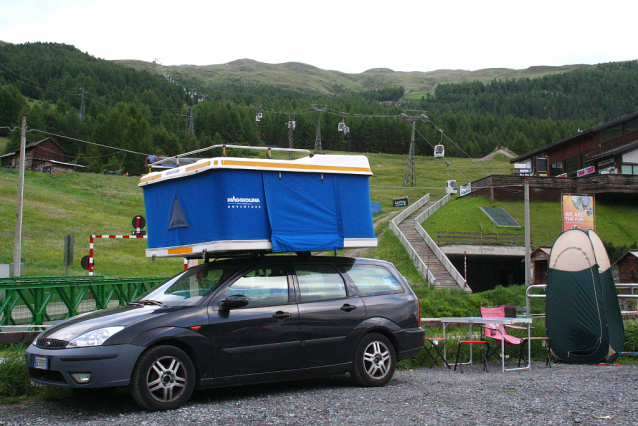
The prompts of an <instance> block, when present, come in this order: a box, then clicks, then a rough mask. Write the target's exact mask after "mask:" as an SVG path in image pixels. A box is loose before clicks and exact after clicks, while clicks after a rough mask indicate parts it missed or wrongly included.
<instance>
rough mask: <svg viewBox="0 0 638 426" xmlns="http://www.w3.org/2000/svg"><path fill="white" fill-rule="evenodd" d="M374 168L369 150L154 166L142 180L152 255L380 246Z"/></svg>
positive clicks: (201, 254) (168, 255)
mask: <svg viewBox="0 0 638 426" xmlns="http://www.w3.org/2000/svg"><path fill="white" fill-rule="evenodd" d="M241 148H244V149H245V148H250V147H241ZM295 151H304V152H308V151H306V150H295ZM269 157H270V155H269ZM371 175H372V172H371V170H370V165H369V163H368V159H367V158H366V157H364V156H350V155H314V156H307V157H303V158H299V159H296V160H274V159H271V158H268V159H255V158H238V157H225V156H222V157H216V158H208V159H202V160H200V161H197V162H195V163H192V164H188V165H184V166H179V167H177V168H174V169H169V170H164V171H161V172H155V173H150V174H148V175H145V176H143V177H142V178H141V179H140V184H139V186H140V187H142V189H143V192H144V203H145V206H146V217H147V224H148V225H147V226H148V248H147V250H146V255H147V256H148V257H152V256H157V257H171V256H184V257H205V256H206V255H207V254H213V253H220V252H234V251H235V252H236V251H265V252H269V251H272V252H275V253H279V252H306V251H319V250H322V251H323V250H336V249H341V248H349V247H374V246H376V244H377V240H376V237H375V235H374V228H373V225H372V212H371V206H370V190H369V182H368V179H369V176H371Z"/></svg>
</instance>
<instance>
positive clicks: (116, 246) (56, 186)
mask: <svg viewBox="0 0 638 426" xmlns="http://www.w3.org/2000/svg"><path fill="white" fill-rule="evenodd" d="M368 159H369V161H370V164H371V167H372V171H373V173H374V176H373V177H371V178H370V192H371V198H372V201H374V202H378V203H381V204H382V208H383V211H384V214H387V213H388V212H391V211H393V210H395V209H393V208H392V199H393V198H397V197H401V196H406V195H407V196H408V197H409V198H410V200H411V201H416V200H417V199H419V198H420V197H422V196H423V195H425V194H427V193H430V194H431V196H432V198H434V199H436V198H440V197H441V196H442V195H444V185H445V181H446V180H447V179H448V173H449V176H451V177H452V178H453V179H457V180H458V182H459V183H461V184H462V183H465V182H466V181H467V180H475V179H477V178H480V177H482V176H484V175H485V174H490V173H495V174H503V173H508V171H509V168H510V164H509V163H508V162H507V159H505V158H504V157H503V156H502V155H499V156H496V157H495V159H493V160H489V161H476V160H469V159H454V158H448V159H447V160H448V162H449V163H450V164H451V166H447V164H446V161H445V160H443V159H438V158H437V159H435V158H432V157H417V158H416V183H417V186H416V187H415V188H404V187H402V186H401V185H402V184H403V178H404V174H405V165H406V162H407V158H406V156H404V155H386V154H369V155H368ZM17 181H18V174H17V172H16V171H15V170H10V169H0V221H1V222H0V223H2V226H0V240H1V241H3V243H2V244H1V245H0V263H11V262H12V259H13V241H14V230H15V217H16V199H17V192H16V187H17ZM25 182H26V184H25V191H24V221H23V245H22V257H23V261H24V264H25V275H27V276H50V275H64V265H63V264H62V262H63V254H62V249H63V246H64V236H65V235H68V234H72V235H74V236H75V256H74V261H75V262H74V265H73V266H72V267H71V274H72V275H86V274H87V272H86V271H84V270H83V269H81V268H80V259H81V258H82V256H84V255H88V254H89V235H91V234H130V232H131V231H132V225H131V220H132V218H133V216H135V215H137V214H142V215H144V214H145V210H144V202H143V197H142V191H141V189H140V188H139V187H138V186H137V184H138V182H139V178H138V177H132V176H131V177H128V176H112V175H101V174H90V173H71V174H66V175H56V176H49V175H46V174H43V173H36V172H27V173H26V178H25ZM491 205H497V206H503V207H505V208H506V209H507V210H508V211H509V212H510V213H511V214H512V215H513V216H514V217H515V218H516V219H517V220H518V221H519V222H520V223H523V222H524V220H523V203H522V202H520V203H490V202H489V201H487V200H485V199H482V198H473V199H468V200H454V201H452V202H450V203H449V204H448V206H447V207H445V208H444V209H442V210H441V211H440V212H439V213H437V214H436V215H435V216H433V217H432V218H431V219H430V220H428V221H427V222H426V223H425V226H426V229H427V230H428V232H430V233H431V234H432V235H434V236H435V235H436V231H437V230H464V231H475V232H480V231H481V230H483V231H484V232H493V231H494V229H493V226H492V225H491V222H490V221H489V219H487V218H486V217H484V215H483V213H482V212H481V211H480V210H479V209H478V207H479V206H491ZM531 215H532V233H533V236H534V243H535V244H548V245H549V244H551V243H552V242H553V240H554V238H555V237H556V236H557V235H558V233H559V232H560V204H558V203H556V204H551V203H533V204H532V214H531ZM597 229H598V231H599V234H600V235H601V237H602V238H603V240H605V241H615V242H617V244H616V245H621V244H631V243H632V242H633V241H634V240H636V239H637V236H638V212H636V210H635V209H632V208H630V207H624V206H605V205H600V204H598V206H597ZM507 232H511V231H509V230H508V231H507ZM515 232H521V233H522V232H523V231H522V230H520V231H515ZM145 247H146V243H145V240H132V239H126V240H125V239H117V240H107V239H98V240H96V242H95V250H96V251H95V262H96V265H95V273H96V274H100V275H105V276H109V277H118V276H167V275H172V274H174V273H176V272H178V271H179V270H181V268H182V267H183V263H182V262H183V261H182V259H156V261H155V263H153V262H152V261H151V259H148V258H146V257H145V253H144V249H145ZM376 253H377V254H374V252H373V253H371V254H370V255H374V256H381V257H387V250H386V248H384V247H380V248H379V249H378V250H376Z"/></svg>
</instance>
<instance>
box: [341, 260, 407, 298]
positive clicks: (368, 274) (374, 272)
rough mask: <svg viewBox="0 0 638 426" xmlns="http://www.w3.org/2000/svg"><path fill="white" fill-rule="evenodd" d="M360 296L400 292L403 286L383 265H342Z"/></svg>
mask: <svg viewBox="0 0 638 426" xmlns="http://www.w3.org/2000/svg"><path fill="white" fill-rule="evenodd" d="M344 270H345V271H346V273H347V274H348V275H349V276H350V278H351V279H352V281H353V283H354V285H355V287H356V288H357V290H358V291H359V294H361V295H362V296H372V295H377V294H391V293H402V292H403V291H404V290H403V287H402V286H401V283H399V281H398V280H397V279H396V277H395V276H394V275H392V274H391V273H390V271H388V270H387V269H386V268H384V267H383V266H376V265H356V264H355V265H352V266H346V267H344Z"/></svg>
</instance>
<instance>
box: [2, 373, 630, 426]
mask: <svg viewBox="0 0 638 426" xmlns="http://www.w3.org/2000/svg"><path fill="white" fill-rule="evenodd" d="M494 366H495V367H496V366H497V364H494ZM464 371H465V372H464V373H459V372H458V371H457V372H453V371H450V370H448V369H447V368H445V367H435V368H433V369H431V370H430V369H428V368H419V369H416V370H412V371H397V373H396V375H395V377H394V379H393V380H392V382H390V383H389V384H388V385H387V386H385V387H381V388H361V387H353V386H351V384H350V381H349V378H348V377H347V376H338V377H329V378H322V379H315V380H306V381H302V382H286V383H277V384H265V385H258V386H242V387H234V388H222V389H208V390H199V391H196V392H195V393H194V394H193V397H192V398H191V400H190V402H189V403H188V404H187V405H186V406H184V407H183V408H181V409H178V410H173V411H166V412H156V413H148V412H145V411H143V410H141V409H140V408H139V407H138V406H137V405H136V404H135V402H134V401H133V400H132V399H131V398H130V397H129V396H128V395H127V394H126V392H125V391H124V390H118V391H116V392H115V393H114V394H111V395H107V396H105V395H100V394H94V395H82V396H78V395H76V394H72V393H71V392H69V391H65V392H63V393H61V394H60V395H61V397H60V398H59V399H55V400H50V401H35V402H28V403H24V404H20V405H12V406H0V425H1V426H9V425H11V426H13V425H82V426H89V425H130V424H137V425H166V424H171V425H174V426H178V425H204V424H206V425H229V424H233V425H310V424H313V425H337V424H338V425H342V424H355V425H358V424H366V425H377V424H393V425H461V426H463V425H557V424H560V425H570V424H577V425H612V424H613V425H636V424H638V392H636V384H637V382H638V379H636V377H638V365H621V366H589V365H566V364H555V365H554V366H553V367H552V368H546V367H545V366H544V364H543V363H541V362H535V363H533V365H532V369H531V370H529V371H517V372H508V373H505V374H503V373H501V372H498V368H493V369H491V371H490V372H489V373H485V372H484V371H483V370H482V369H481V367H480V366H471V367H469V368H466V369H465V370H464Z"/></svg>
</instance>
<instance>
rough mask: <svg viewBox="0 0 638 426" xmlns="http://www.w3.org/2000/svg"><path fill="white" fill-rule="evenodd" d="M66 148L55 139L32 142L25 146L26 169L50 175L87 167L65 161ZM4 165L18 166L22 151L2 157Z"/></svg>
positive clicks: (0, 159) (0, 160) (1, 160)
mask: <svg viewBox="0 0 638 426" xmlns="http://www.w3.org/2000/svg"><path fill="white" fill-rule="evenodd" d="M65 157H66V155H65V152H64V149H63V148H62V147H61V146H60V145H59V144H58V143H57V142H55V141H54V140H53V139H50V138H46V139H42V140H39V141H37V142H31V143H30V144H27V145H26V147H25V170H34V171H36V172H44V173H48V174H50V175H54V174H60V173H68V172H74V171H76V170H77V169H79V168H86V166H80V165H78V164H71V163H67V162H65V161H64V160H65ZM0 164H1V166H2V167H10V168H16V167H18V166H19V164H20V151H19V150H18V151H14V152H9V153H7V154H4V155H3V156H1V157H0Z"/></svg>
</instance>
